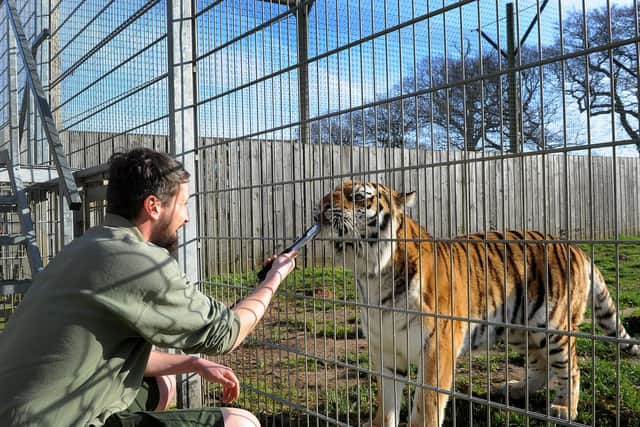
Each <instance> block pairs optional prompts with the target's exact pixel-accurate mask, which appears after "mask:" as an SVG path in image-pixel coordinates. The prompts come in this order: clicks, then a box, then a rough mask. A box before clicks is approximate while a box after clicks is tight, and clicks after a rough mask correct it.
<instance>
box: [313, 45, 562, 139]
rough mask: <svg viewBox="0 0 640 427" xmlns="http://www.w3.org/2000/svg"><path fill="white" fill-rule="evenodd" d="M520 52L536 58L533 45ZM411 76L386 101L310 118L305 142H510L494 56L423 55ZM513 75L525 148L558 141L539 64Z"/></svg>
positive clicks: (502, 82)
mask: <svg viewBox="0 0 640 427" xmlns="http://www.w3.org/2000/svg"><path fill="white" fill-rule="evenodd" d="M520 54H521V55H522V58H523V59H530V60H532V61H533V60H535V58H537V56H536V54H537V51H535V52H534V51H533V49H527V48H524V49H522V50H521V53H520ZM416 75H417V77H414V76H411V77H408V78H405V79H404V80H403V81H402V85H401V84H400V82H399V83H398V84H396V85H395V86H394V87H393V88H391V90H390V97H388V98H386V101H385V98H383V97H382V96H380V95H378V96H377V97H376V98H378V99H382V102H380V103H376V104H375V106H372V107H369V108H367V109H363V110H359V111H356V112H353V113H350V114H349V115H348V117H346V116H347V115H340V116H333V117H332V118H331V119H327V120H324V121H321V122H318V123H316V124H313V125H312V126H311V128H312V132H311V140H312V141H313V142H316V143H345V140H344V138H345V137H346V138H347V140H348V141H349V142H351V143H354V144H363V145H376V146H383V147H407V146H415V145H423V146H424V145H429V146H431V147H437V148H451V147H454V148H457V149H460V150H467V151H478V150H482V149H495V150H501V149H502V146H503V143H505V142H507V141H509V138H508V129H509V117H508V114H507V111H508V100H507V90H506V75H505V72H504V64H502V68H501V64H500V57H499V56H498V55H497V54H493V53H486V54H485V55H484V56H483V57H482V58H480V57H479V56H477V55H474V54H473V53H472V52H471V51H470V50H469V49H465V53H464V58H462V59H461V58H457V59H455V58H451V57H450V58H447V59H445V58H442V57H438V58H435V59H431V62H429V58H428V57H427V58H425V59H423V60H422V61H421V62H419V63H418V65H417V73H416ZM519 76H520V85H519V92H520V99H521V105H522V108H521V109H520V112H521V115H520V116H519V117H520V120H521V123H520V124H521V127H520V128H521V129H522V133H521V138H522V141H523V143H524V144H525V146H526V147H528V148H529V149H540V148H543V147H549V146H551V145H553V144H554V143H555V142H557V141H558V139H557V138H556V134H555V133H553V132H552V131H551V130H550V129H549V127H548V124H549V123H551V122H552V117H553V116H554V115H555V114H556V111H557V107H556V105H557V101H555V100H553V99H545V102H544V104H545V105H544V106H543V105H542V102H541V97H540V93H541V89H540V88H541V82H542V76H541V75H540V73H539V70H538V68H537V67H531V68H526V69H524V70H523V71H521V72H520V73H519ZM412 92H413V93H412ZM407 93H408V94H409V95H406V94H407ZM401 94H405V95H403V96H401ZM314 134H315V135H316V136H315V137H314ZM431 139H433V141H432V140H431ZM349 142H347V143H349ZM504 150H505V151H508V150H509V147H508V146H507V147H504Z"/></svg>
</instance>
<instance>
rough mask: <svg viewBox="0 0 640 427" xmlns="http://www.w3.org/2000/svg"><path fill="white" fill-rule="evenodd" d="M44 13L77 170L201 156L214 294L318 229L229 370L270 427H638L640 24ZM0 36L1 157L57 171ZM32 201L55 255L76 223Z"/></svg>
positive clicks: (289, 2) (618, 6)
mask: <svg viewBox="0 0 640 427" xmlns="http://www.w3.org/2000/svg"><path fill="white" fill-rule="evenodd" d="M48 3H49V2H47V1H41V0H38V1H29V2H20V3H19V11H18V14H19V15H20V19H21V21H22V24H23V25H24V27H25V29H26V33H27V38H28V40H29V43H30V44H31V45H32V47H33V49H34V50H35V51H36V55H35V57H36V62H37V63H38V69H39V72H40V75H41V77H42V81H43V82H44V86H45V89H46V91H47V94H48V96H49V99H50V103H51V107H52V108H51V110H52V113H53V117H54V120H55V122H56V124H57V126H58V129H59V130H60V131H61V139H62V143H63V145H64V147H65V151H66V154H67V157H68V161H69V163H70V165H71V167H72V168H77V169H85V168H89V167H93V166H97V165H101V164H104V163H105V162H106V161H107V160H108V158H109V156H110V155H111V154H112V153H113V152H114V151H117V150H124V149H127V148H131V147H133V146H139V145H144V146H148V147H153V148H155V149H158V150H160V151H166V152H168V151H172V150H173V151H177V153H175V154H179V155H182V156H183V157H184V158H188V159H189V162H190V164H193V165H194V166H193V169H194V170H193V171H192V172H195V174H194V181H195V183H193V184H194V187H195V190H196V191H195V194H194V196H195V200H194V201H195V206H196V209H197V215H192V218H194V219H196V221H195V222H196V227H197V233H198V235H197V236H196V237H197V238H196V239H194V240H195V243H194V242H193V241H189V242H188V245H189V246H190V247H193V246H194V245H197V251H196V252H198V261H199V263H200V265H199V266H198V267H199V268H198V271H199V272H200V273H199V275H200V279H201V280H200V283H199V284H200V285H201V286H202V288H203V289H204V290H205V291H206V292H208V293H210V294H211V295H212V296H213V297H215V298H216V299H219V300H222V301H224V302H227V303H229V304H232V303H233V302H234V301H236V300H237V299H239V298H241V297H242V296H244V295H246V294H247V293H248V292H250V291H251V289H252V288H253V287H254V285H255V282H256V277H255V274H254V271H255V270H256V268H259V267H260V266H261V264H262V262H263V260H264V259H265V258H267V257H269V256H270V255H271V254H273V253H278V252H279V251H281V250H282V249H283V248H284V247H286V246H287V245H288V244H289V243H290V242H291V241H292V240H293V239H294V238H295V237H296V236H298V235H300V234H301V233H302V232H303V231H304V230H305V229H307V228H308V227H309V226H310V225H311V224H313V223H314V222H318V221H319V222H320V223H321V224H322V230H323V231H322V233H321V235H320V237H318V238H317V239H316V240H315V241H314V242H313V243H311V244H309V245H308V246H307V247H306V248H305V249H303V250H302V253H301V255H300V257H299V258H298V266H299V268H298V270H297V271H296V272H295V273H293V274H292V275H291V277H290V278H289V279H288V280H287V281H286V282H285V283H284V284H283V285H282V287H281V288H280V290H279V292H278V295H277V297H276V298H275V300H274V302H273V304H272V305H271V307H270V309H269V311H268V313H267V315H266V316H265V318H264V319H263V321H262V322H261V323H260V325H259V326H258V329H257V330H256V331H255V332H254V334H253V335H252V336H251V338H250V339H249V340H248V342H247V343H246V344H245V345H243V346H242V347H241V348H239V349H238V350H237V351H235V352H233V353H232V354H231V355H229V356H226V357H224V358H220V360H221V361H223V362H224V363H226V364H228V365H229V366H231V367H232V368H233V369H234V370H235V372H236V374H237V375H238V376H239V377H240V378H241V381H242V383H243V394H242V397H241V399H240V401H239V402H238V404H239V405H240V406H242V407H244V408H247V409H250V410H252V411H254V412H255V413H257V414H258V415H259V416H260V417H261V419H262V421H264V424H265V425H294V424H295V425H320V424H323V425H363V424H365V423H367V422H369V423H372V424H374V425H395V424H398V423H408V424H411V425H428V426H433V425H440V424H443V425H487V426H489V425H491V426H493V425H541V424H545V423H547V422H549V421H553V422H556V423H558V424H562V425H598V426H600V425H605V426H606V425H616V426H618V425H638V424H640V395H639V394H638V388H639V387H638V385H640V366H639V365H638V364H639V363H640V359H639V357H638V355H637V353H638V347H637V345H638V341H637V339H636V338H633V337H638V336H640V326H639V325H640V322H639V321H638V319H639V318H640V311H639V309H638V306H639V304H640V297H639V296H638V293H637V288H638V279H637V274H636V271H637V268H638V260H639V259H640V253H639V248H640V245H639V243H640V237H639V236H640V206H639V205H640V198H639V191H638V188H639V186H640V176H639V174H640V168H639V164H638V163H639V161H640V160H639V157H638V154H639V153H640V139H639V134H638V132H639V128H640V124H639V118H640V117H639V115H638V104H639V102H640V101H639V95H638V90H639V87H640V80H639V78H638V69H639V66H638V49H639V48H638V46H639V43H640V37H639V33H638V31H639V30H638V27H639V22H638V15H639V10H638V2H637V0H619V1H615V2H614V1H606V0H597V1H591V0H590V1H580V0H575V1H574V0H571V1H568V0H567V1H565V0H563V1H559V0H514V1H506V0H459V1H426V2H425V1H415V0H402V1H399V0H306V1H303V0H265V1H261V0H199V1H194V2H192V3H193V11H194V16H193V17H191V16H182V15H179V14H178V15H173V14H174V12H177V11H184V10H190V9H191V8H190V7H188V8H185V7H183V6H184V4H181V8H178V7H176V8H173V6H175V5H176V4H175V3H174V2H167V1H158V0H151V1H117V0H113V1H109V2H95V1H86V0H84V1H83V0H81V1H66V0H60V1H57V2H52V3H51V4H48ZM186 21H188V22H189V23H190V24H193V29H192V30H191V27H189V30H188V31H193V33H192V34H191V38H189V37H183V36H185V35H184V34H181V33H176V31H181V30H184V31H187V30H185V28H187V27H188V26H187V25H186ZM181 23H183V24H185V26H184V27H180V24H181ZM0 28H2V29H3V31H1V32H0V122H1V124H0V126H1V129H2V138H1V144H0V148H3V147H6V146H8V145H9V141H10V140H11V139H12V138H13V140H15V139H16V138H15V134H16V133H18V134H19V135H20V136H19V140H20V145H19V147H20V149H19V152H20V158H21V162H22V163H24V164H30V165H34V164H37V165H45V166H47V165H51V159H50V153H49V152H48V151H47V149H46V148H45V147H46V146H47V145H46V144H45V143H44V140H45V135H44V133H45V132H44V130H43V128H42V125H41V119H42V118H41V117H39V116H38V114H37V112H36V109H35V108H34V105H35V101H36V100H35V99H33V96H32V95H29V91H28V90H27V88H26V84H27V83H26V82H27V79H26V77H25V73H26V70H25V65H24V64H23V63H22V60H21V59H20V58H19V57H18V56H16V55H15V52H13V51H15V45H13V44H12V43H13V42H12V40H11V37H10V36H9V34H11V32H10V28H9V19H8V18H7V15H6V8H5V7H4V4H3V5H2V7H0ZM5 28H6V31H5V30H4V29H5ZM45 30H48V35H47V34H46V33H47V32H45ZM41 36H42V37H44V39H46V40H47V41H46V42H43V41H42V40H44V39H41ZM174 40H177V41H178V43H179V42H181V41H183V40H191V41H190V42H189V44H190V45H191V44H193V45H192V46H180V48H182V49H183V51H184V52H188V53H189V55H187V54H186V53H185V55H184V57H186V58H187V59H186V63H182V62H180V61H181V60H182V59H183V57H182V56H180V55H178V54H177V53H180V49H176V47H177V46H175V45H171V44H172V43H173V41H174ZM191 50H193V52H194V54H193V56H194V57H193V58H190V54H191ZM189 65H191V66H192V70H191V71H192V72H193V73H192V74H193V76H195V77H193V78H194V82H193V85H192V84H191V78H192V76H191V75H189V77H188V78H187V77H184V74H180V73H185V72H186V73H191V71H190V70H189V69H188V68H189ZM180 75H182V76H183V77H182V79H183V80H184V81H183V82H182V87H181V82H180V78H181V77H180ZM186 86H193V87H188V88H186ZM179 89H187V90H186V91H182V90H179ZM187 92H188V93H187ZM25 94H26V96H25ZM191 94H195V95H196V97H195V98H196V101H195V114H196V117H195V118H192V117H190V116H189V114H190V111H191V110H192V109H193V107H194V106H193V105H190V104H189V103H190V102H191V101H190V99H188V98H189V97H190V95H191ZM187 95H188V96H187ZM23 105H25V113H24V114H23V115H22V116H23V117H24V120H25V124H24V126H19V125H18V124H17V122H18V121H17V117H18V109H19V108H22V106H23ZM185 112H186V113H185ZM178 115H183V116H184V117H183V116H181V117H182V119H180V120H176V116H178ZM192 119H193V120H192ZM193 122H195V123H196V125H195V126H193V127H194V128H195V129H187V130H185V129H175V125H176V123H193ZM188 126H191V125H188ZM18 127H19V128H20V129H18ZM184 134H188V135H194V136H195V139H196V142H195V148H194V149H191V148H188V149H187V150H182V152H180V151H179V150H176V149H175V145H176V141H175V140H176V139H177V138H176V136H177V135H178V136H180V137H181V138H182V140H183V141H182V142H183V143H184V144H183V147H184V146H189V144H190V143H191V141H185V140H186V139H188V137H185V136H184ZM12 135H13V136H12ZM171 144H174V146H172V145H171ZM185 151H188V153H187V152H185ZM85 184H86V185H85V188H83V191H84V194H83V196H84V200H85V202H86V205H85V209H84V212H83V214H82V218H83V225H84V226H85V227H86V226H87V225H88V224H93V223H96V222H100V221H101V218H102V214H103V211H104V203H103V202H102V199H103V196H104V194H103V189H102V187H103V184H104V181H103V180H102V179H98V180H96V181H91V182H85ZM31 197H32V200H31V202H32V204H33V205H34V216H35V217H36V221H35V222H36V230H37V232H38V234H39V241H40V242H41V243H40V246H41V248H42V249H43V251H44V252H46V254H45V257H47V256H52V255H53V254H55V252H56V251H57V249H58V248H59V247H60V245H61V243H63V240H64V239H63V237H61V236H59V235H58V234H59V229H60V222H61V217H62V216H63V215H64V212H61V211H60V209H61V203H60V200H59V199H58V196H57V195H56V196H54V194H53V193H52V192H50V191H47V190H37V191H36V190H34V191H32V194H31ZM0 215H3V216H2V218H3V220H4V221H3V222H2V233H3V234H4V233H7V231H5V229H8V228H9V227H10V226H11V224H12V218H11V217H10V216H6V215H5V214H4V213H0ZM1 255H2V268H3V270H2V274H3V277H4V275H5V272H6V271H7V269H16V268H17V267H15V266H16V265H22V264H20V263H21V262H22V261H23V258H24V257H23V255H20V254H7V253H5V252H3V253H2V254H1ZM16 260H17V261H16ZM21 260H22V261H21ZM183 261H185V260H184V259H183ZM604 284H606V285H604ZM608 294H610V296H611V297H608V296H607V295H608ZM14 305H15V301H13V300H8V299H6V298H3V299H0V309H2V310H3V313H4V314H3V315H5V314H6V313H8V312H9V311H10V310H11V309H12V308H13V306H14ZM614 307H615V308H614ZM583 315H584V316H583ZM583 317H585V321H584V322H582V323H581V320H583V319H582V318H583ZM1 319H2V318H0V320H1ZM470 350H473V351H470ZM628 352H630V353H636V354H635V355H632V356H628V355H627V353H628ZM216 390H217V389H216V387H215V386H214V385H211V384H205V387H204V389H203V394H204V397H205V403H206V404H218V401H217V399H216Z"/></svg>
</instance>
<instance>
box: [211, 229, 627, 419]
mask: <svg viewBox="0 0 640 427" xmlns="http://www.w3.org/2000/svg"><path fill="white" fill-rule="evenodd" d="M631 239H634V240H637V238H623V239H622V242H621V243H619V244H617V245H614V244H594V245H589V244H585V245H581V246H582V248H583V249H584V250H585V252H586V253H587V254H588V255H589V256H593V259H594V262H595V264H596V265H597V266H598V267H599V268H600V270H601V271H602V273H603V275H604V277H605V280H606V282H607V284H608V286H609V289H610V291H611V293H612V296H613V297H614V301H617V303H618V304H619V309H620V310H623V311H624V314H623V316H622V317H623V322H624V324H625V327H626V328H627V330H628V331H629V332H630V333H631V335H632V336H635V337H638V336H640V275H639V274H638V272H639V271H640V245H636V244H631V243H624V241H625V240H631ZM616 246H617V248H616ZM616 251H617V252H616ZM216 282H217V283H227V284H231V285H232V287H236V288H237V289H240V292H246V291H248V290H250V288H252V287H253V286H254V283H255V277H254V276H253V273H250V274H248V275H245V276H241V275H232V276H226V277H219V278H215V279H212V283H216ZM210 286H212V289H214V288H215V286H214V285H213V284H212V285H210ZM232 293H233V292H232ZM236 294H237V292H236ZM278 295H279V296H278V298H277V299H276V301H274V305H275V308H274V309H275V310H276V311H277V312H278V313H279V314H278V319H279V320H278V321H277V322H272V324H271V326H270V328H272V329H274V328H275V329H277V330H278V331H280V332H277V331H276V332H273V330H272V331H271V332H272V333H273V335H272V338H271V339H272V340H273V341H274V342H279V343H280V345H285V346H286V342H285V341H278V340H280V339H281V338H282V339H285V338H290V337H291V336H292V334H294V333H297V334H299V335H300V334H301V336H304V340H305V343H311V342H314V340H315V343H316V344H315V346H314V345H309V347H305V348H308V349H310V350H308V351H310V352H312V354H311V355H310V356H300V355H296V354H295V353H287V352H283V354H284V357H283V358H282V359H278V360H274V361H273V363H271V364H270V363H269V362H267V363H266V366H264V365H263V366H261V367H260V368H261V372H267V373H268V374H267V376H268V378H269V381H266V380H265V378H264V374H263V373H256V375H255V376H254V375H252V378H247V379H245V378H243V381H245V383H246V384H247V386H248V387H249V388H248V389H247V387H245V388H244V389H243V395H245V398H244V399H243V400H242V402H243V403H242V404H243V407H246V408H247V409H250V410H252V411H254V412H256V413H262V414H263V416H267V415H265V414H268V417H270V418H268V419H269V420H270V424H269V425H297V424H296V422H297V423H298V424H300V423H302V424H303V425H327V424H328V425H332V424H335V423H334V422H331V420H340V421H341V422H343V423H349V424H351V425H356V424H358V423H359V422H360V421H366V420H368V418H369V416H370V415H371V414H373V412H374V411H375V390H376V387H377V386H376V382H375V381H374V380H372V379H370V378H369V376H368V375H367V372H368V371H369V370H372V369H374V367H373V366H371V364H370V361H369V357H368V354H367V350H366V345H365V344H364V343H365V342H366V340H365V339H364V338H362V335H361V331H360V330H359V328H358V326H359V321H358V316H359V307H357V305H356V304H354V303H355V301H356V287H355V283H354V279H353V275H352V274H351V272H350V271H348V270H341V269H336V270H334V269H330V268H306V269H301V270H296V271H295V272H294V273H293V274H292V275H290V277H289V278H287V280H286V281H285V283H284V284H283V285H282V287H281V289H280V291H279V293H278ZM234 298H237V296H234ZM581 331H583V332H586V333H589V334H590V333H591V332H592V326H591V323H590V322H589V321H588V320H587V321H586V322H585V323H584V324H583V325H582V327H581ZM595 331H596V334H600V333H601V332H600V331H599V330H598V329H597V328H596V329H595ZM356 337H357V338H358V339H357V340H356V339H355V338H356ZM345 342H347V343H350V344H349V345H347V347H346V348H344V349H342V350H339V351H342V352H341V353H339V354H336V355H334V356H326V355H325V353H324V352H325V351H327V348H331V347H333V346H335V345H336V343H345ZM261 343H262V344H264V341H262V342H261V341H259V340H258V341H255V340H254V341H253V345H255V347H256V351H261V350H260V349H259V347H260V346H261V345H262V344H261ZM283 343H285V344H283ZM576 344H577V352H578V357H579V364H580V368H581V393H580V402H579V409H578V413H579V418H578V420H577V421H578V422H581V423H584V424H595V425H597V426H604V427H608V426H615V425H618V424H619V425H620V426H637V425H640V360H638V359H637V358H632V357H629V356H627V355H625V354H624V353H620V355H619V351H618V349H617V347H616V346H615V345H613V344H611V343H607V342H604V341H602V340H598V339H591V338H588V339H586V338H579V339H577V341H576ZM305 345H306V344H305ZM356 345H359V347H356ZM314 352H317V353H314ZM287 354H289V356H287ZM618 355H619V356H618ZM332 357H335V359H332ZM507 359H508V363H507ZM265 360H268V359H265ZM332 360H333V361H332ZM525 362H526V361H525V358H524V357H523V356H522V355H520V354H518V353H515V352H512V351H510V352H509V354H508V355H505V347H504V346H502V347H500V346H498V347H497V348H495V349H493V351H492V352H491V353H490V354H489V355H488V356H487V354H486V353H480V354H474V355H472V356H471V359H470V358H469V356H463V357H461V358H460V360H459V363H458V368H457V370H456V391H457V392H459V393H462V394H463V395H464V394H466V395H469V394H471V395H473V396H475V397H477V398H480V399H490V400H491V401H494V402H498V403H505V402H504V401H503V400H501V397H499V396H497V395H496V394H495V393H494V389H495V387H496V386H497V382H498V381H503V380H504V377H505V375H506V372H510V373H509V375H510V378H513V377H512V373H513V372H520V373H521V374H522V371H523V366H524V365H525ZM344 364H347V365H348V368H345V367H344ZM507 367H508V368H507ZM508 369H509V371H507V370H508ZM518 370H519V371H518ZM285 372H286V375H285V374H284V373H285ZM295 375H299V378H298V379H297V381H298V382H297V383H295V384H296V385H295V386H292V384H294V380H292V379H291V378H288V379H287V378H280V377H281V376H284V377H287V376H289V377H291V376H295ZM305 375H307V376H308V377H309V378H311V377H314V376H315V377H319V378H320V379H321V380H323V381H324V382H323V383H321V384H306V383H305V378H307V376H305ZM412 375H415V372H413V374H412ZM345 378H348V379H345ZM300 384H302V386H300ZM408 389H409V390H412V389H413V386H410V387H408ZM489 391H491V394H488V392H489ZM406 393H407V392H406V390H405V394H406ZM548 397H549V398H550V399H553V393H549V396H548V393H547V391H546V390H545V389H543V390H541V391H538V392H537V393H535V394H533V395H532V396H530V401H529V409H530V410H531V411H535V412H537V413H539V414H541V415H542V416H544V414H546V413H547V398H548ZM278 402H279V403H278ZM282 402H291V403H288V404H285V403H282ZM510 405H512V406H513V407H515V408H521V409H522V408H524V407H525V404H524V402H513V401H512V402H510ZM618 406H619V416H620V418H619V419H617V415H616V414H617V413H618ZM300 408H305V410H303V411H301V410H300ZM409 411H410V410H409V407H408V403H407V399H404V401H403V404H402V412H401V420H406V419H407V417H408V413H409ZM454 417H455V422H456V424H457V425H468V424H469V425H470V424H471V423H472V424H473V425H474V426H476V425H477V426H493V425H501V426H503V425H504V426H525V425H530V426H538V425H540V426H542V425H546V423H545V422H544V421H540V420H536V419H533V418H527V417H526V416H525V415H522V414H519V413H517V412H515V411H513V410H511V411H510V410H508V409H497V408H490V407H489V406H488V405H483V404H482V403H470V402H469V401H468V400H465V399H460V398H457V399H452V400H450V402H449V405H448V406H447V415H446V419H445V425H453V420H454ZM276 418H277V419H276ZM283 419H288V420H289V423H287V422H283V421H282V420H283ZM301 419H302V420H303V421H300V420H301ZM274 420H275V421H274ZM296 420H297V421H296ZM272 421H273V422H272Z"/></svg>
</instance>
